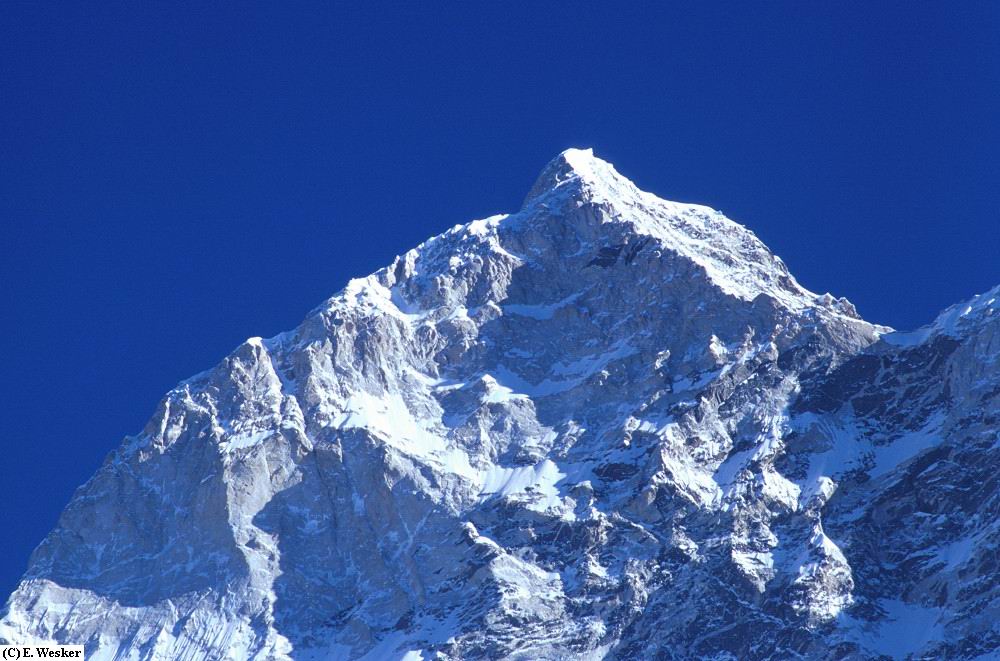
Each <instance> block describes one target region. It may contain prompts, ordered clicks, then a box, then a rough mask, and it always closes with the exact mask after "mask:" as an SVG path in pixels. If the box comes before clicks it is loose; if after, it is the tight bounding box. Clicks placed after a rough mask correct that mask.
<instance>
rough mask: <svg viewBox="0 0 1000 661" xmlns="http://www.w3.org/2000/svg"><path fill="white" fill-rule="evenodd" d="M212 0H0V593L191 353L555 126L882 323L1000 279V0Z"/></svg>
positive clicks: (358, 255) (464, 192) (521, 183)
mask: <svg viewBox="0 0 1000 661" xmlns="http://www.w3.org/2000/svg"><path fill="white" fill-rule="evenodd" d="M195 4H198V3H176V2H165V3H157V4H154V3H146V2H143V3H136V2H132V3H118V2H109V3H66V2H54V3H40V2H23V3H14V2H11V3H7V4H5V6H4V19H3V21H2V22H0V322H2V323H0V333H2V337H0V339H2V343H3V344H2V346H3V355H2V358H3V360H2V362H0V365H2V368H0V369H2V377H3V378H2V380H0V389H2V392H0V394H2V399H0V406H2V409H0V411H2V414H3V425H2V427H0V429H2V434H3V436H2V441H0V442H2V444H3V445H2V447H3V457H4V462H3V463H4V466H3V468H4V471H3V479H2V480H0V496H2V499H3V500H2V502H3V508H2V510H0V511H2V520H0V523H2V526H3V528H2V530H3V532H4V538H3V543H0V592H3V593H4V594H3V595H0V598H2V596H5V595H6V593H8V592H9V591H10V590H11V589H13V587H14V584H15V582H16V580H17V577H18V576H19V575H20V574H21V572H22V571H23V570H24V568H25V566H26V563H27V559H28V555H29V553H30V551H31V550H32V548H33V547H34V546H35V545H36V544H38V542H40V541H41V539H42V537H43V536H44V534H45V533H46V532H47V531H48V530H49V529H51V528H52V527H53V525H54V524H55V522H56V519H57V517H58V513H59V511H60V510H61V509H62V508H63V506H64V505H65V504H66V502H67V501H68V499H69V498H70V496H71V494H72V492H73V489H74V488H75V487H76V486H77V485H79V484H81V483H82V482H83V481H84V480H86V479H87V477H88V476H89V475H91V474H92V473H93V472H94V471H95V470H96V469H97V468H98V466H99V465H100V463H101V461H102V460H103V457H104V456H105V455H106V453H107V452H108V451H110V450H111V449H112V448H113V447H115V446H116V445H117V444H118V443H119V442H120V440H121V438H122V437H123V436H124V435H125V434H127V433H134V432H136V431H138V430H139V429H140V428H141V427H142V425H143V424H144V423H145V421H146V419H147V418H148V417H149V416H150V415H151V413H152V412H153V410H154V408H155V406H156V403H157V401H158V399H159V398H160V396H161V395H162V394H163V393H164V392H165V391H167V390H168V389H169V388H170V387H171V386H173V385H174V384H175V383H176V382H177V381H179V380H180V379H183V378H185V377H187V376H190V375H191V374H193V373H195V372H198V371H201V370H202V369H205V368H207V367H210V366H211V365H213V364H215V363H216V362H217V361H218V360H219V359H221V358H222V357H223V356H224V355H225V354H226V353H228V352H229V351H230V350H231V349H233V348H234V347H235V346H237V345H238V344H239V343H240V342H241V341H242V340H243V339H245V338H247V337H249V336H254V335H262V336H269V335H273V334H275V333H277V332H279V331H282V330H285V329H288V328H291V327H294V326H295V325H296V324H297V323H298V322H299V320H300V319H301V318H302V316H303V315H304V314H305V312H306V311H308V310H309V309H310V308H311V307H313V306H314V305H316V304H318V303H319V302H320V301H322V300H323V299H324V298H326V297H327V296H329V295H331V294H333V293H334V292H336V291H337V290H338V289H340V288H341V287H342V286H343V285H344V283H345V282H346V280H347V279H348V278H349V277H351V276H356V275H364V274H367V273H369V272H371V271H373V270H375V269H376V268H378V267H380V266H382V265H384V264H386V263H388V262H389V261H390V260H391V258H392V257H393V256H394V255H395V254H397V253H400V252H403V251H405V250H406V249H408V248H409V247H411V246H413V245H415V244H416V243H418V242H419V241H421V240H423V239H424V238H426V237H428V236H430V235H432V234H435V233H438V232H440V231H442V230H444V229H446V228H448V227H450V226H452V225H454V224H456V223H459V222H464V221H467V220H470V219H473V218H481V217H485V216H489V215H492V214H494V213H498V212H503V211H512V210H516V208H517V207H518V206H519V204H520V202H521V199H522V198H523V196H524V195H525V193H526V192H527V191H528V189H529V187H530V186H531V184H532V182H533V180H534V177H535V176H536V174H537V173H538V171H539V170H540V169H541V167H542V166H543V165H544V164H545V163H546V162H547V161H548V160H549V159H550V158H551V157H553V156H554V155H555V154H557V153H558V152H559V151H561V150H563V149H564V148H566V147H571V146H579V147H593V148H594V149H595V151H596V153H597V154H598V155H599V156H602V157H604V158H606V159H608V160H610V161H612V162H613V163H615V164H616V166H617V167H618V169H619V170H620V171H621V172H622V173H623V174H625V175H626V176H629V177H631V178H632V179H633V180H635V181H636V183H638V184H639V185H640V186H641V187H642V188H645V189H646V190H650V191H652V192H655V193H657V194H659V195H660V196H662V197H666V198H668V199H674V200H680V201H688V202H698V203H703V204H707V205H710V206H713V207H716V208H718V209H721V210H722V211H723V212H725V213H726V214H727V215H729V216H730V217H732V218H733V219H735V220H738V221H740V222H742V223H744V224H746V225H748V226H750V227H751V228H752V229H753V230H754V231H756V232H757V234H758V235H759V236H760V237H761V238H762V239H763V240H764V242H765V243H767V244H768V245H769V246H770V247H771V248H772V249H773V250H774V251H775V252H776V253H778V254H779V255H780V256H781V257H782V258H784V260H785V261H786V262H787V263H788V265H789V267H790V268H791V270H792V272H793V273H794V274H795V275H796V276H797V277H798V279H799V280H800V281H801V282H802V283H803V284H804V285H805V286H807V287H808V288H810V289H813V290H814V291H817V292H825V291H830V292H832V293H834V294H836V295H838V296H840V295H844V296H847V297H848V298H850V299H851V300H852V301H854V302H855V303H856V305H857V307H858V309H859V311H860V312H861V313H862V314H863V315H864V316H865V317H866V318H868V319H870V320H872V321H875V322H880V323H886V324H889V325H893V326H896V327H899V328H911V327H914V326H917V325H920V324H921V323H924V322H927V321H930V320H931V319H932V318H933V317H934V315H935V314H936V313H937V311H938V310H940V309H941V308H943V307H945V306H946V305H949V304H951V303H953V302H957V301H959V300H961V299H964V298H967V297H969V296H970V295H972V294H975V293H977V292H979V291H982V290H985V289H988V288H990V287H991V286H993V285H995V284H998V283H1000V259H998V255H1000V232H998V220H1000V218H998V211H1000V185H998V182H1000V167H998V164H1000V161H998V148H1000V3H996V2H961V3H947V2H898V3H897V2H890V1H886V2H877V3H869V2H863V3H862V2H837V3H802V2H768V3H742V2H740V3H737V2H733V3H725V4H714V3H658V4H662V5H667V4H671V5H676V6H675V7H674V8H670V7H666V6H664V7H660V8H658V9H651V8H650V7H651V6H652V5H653V4H654V3H634V4H635V5H636V7H638V6H639V5H642V6H643V7H644V9H642V10H639V9H638V8H628V7H623V6H622V5H623V4H624V3H619V2H614V3H612V2H608V3H604V4H603V6H599V5H597V4H595V3H569V2H544V3H543V2H533V3H514V4H515V5H521V6H522V7H523V8H522V9H517V8H515V7H512V6H510V5H509V4H508V3H499V2H492V3H488V4H487V3H481V2H466V3H447V2H445V3H390V4H385V5H381V6H379V5H377V4H373V3H367V2H366V3H356V4H353V5H350V6H349V5H345V4H340V3H337V5H336V7H335V8H334V7H331V6H323V5H318V4H317V5H312V4H310V3H306V2H295V3H273V4H271V6H270V8H262V7H263V5H264V4H265V3H253V4H254V5H255V7H256V8H252V9H251V8H248V7H245V6H243V3H213V6H212V8H201V7H195ZM325 4H327V3H324V5H325ZM329 4H333V3H329ZM74 5H76V6H74ZM362 7H363V8H362ZM529 7H530V9H527V8H529ZM695 7H696V8H695ZM432 8H433V9H432Z"/></svg>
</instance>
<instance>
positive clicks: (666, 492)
mask: <svg viewBox="0 0 1000 661" xmlns="http://www.w3.org/2000/svg"><path fill="white" fill-rule="evenodd" d="M998 357H1000V288H998V289H997V290H994V291H992V292H990V293H988V294H985V295H983V296H980V297H977V298H975V299H973V300H972V301H970V302H969V303H967V304H963V305H960V306H956V307H954V308H951V309H949V310H947V311H946V312H944V313H943V314H942V315H941V317H940V318H939V319H938V320H937V321H935V322H934V323H933V324H931V325H929V326H927V327H926V328H923V329H921V330H919V331H916V332H913V333H896V332H892V331H891V329H889V328H886V327H882V326H877V325H873V324H870V323H868V322H866V321H864V320H863V319H861V318H859V316H858V314H857V312H856V311H855V309H854V307H853V306H852V305H851V304H850V303H849V302H848V301H847V300H845V299H842V298H841V299H837V298H834V297H833V296H831V295H829V294H824V295H816V294H813V293H811V292H809V291H807V290H805V289H804V288H803V287H801V286H800V285H799V284H798V283H797V282H796V281H795V279H794V278H793V277H792V276H791V275H790V274H789V272H788V269H787V268H786V267H785V265H784V264H783V263H782V261H781V260H780V259H779V258H777V257H776V256H774V255H773V254H772V253H771V252H770V251H769V250H768V249H767V248H766V247H765V246H764V245H763V244H762V243H761V242H760V241H759V240H758V239H757V238H756V237H755V236H754V235H753V233H752V232H750V231H749V230H747V229H746V228H744V227H742V226H740V225H738V224H736V223H734V222H732V221H731V220H729V219H727V218H725V217H724V216H723V215H722V214H720V213H719V212H717V211H713V210H712V209H709V208H706V207H702V206H697V205H691V204H679V203H674V202H667V201H664V200H661V199H659V198H657V197H655V196H654V195H651V194H649V193H646V192H643V191H640V190H639V189H638V188H636V187H635V186H634V185H633V184H632V183H631V182H629V181H628V180H627V179H625V178H624V177H622V176H621V175H619V174H618V173H617V172H616V171H615V170H614V168H613V167H612V166H611V165H610V164H608V163H606V162H604V161H602V160H600V159H598V158H596V157H594V155H593V154H592V152H590V151H589V150H587V151H582V150H569V151H566V152H564V153H563V154H561V155H560V156H558V157H557V158H556V159H554V160H553V161H552V162H551V163H550V164H549V165H548V166H547V167H546V168H545V170H544V171H543V172H542V174H541V176H540V177H539V179H538V181H537V182H536V183H535V185H534V186H533V187H532V189H531V191H530V193H529V194H528V196H527V198H526V200H525V202H524V205H523V207H522V208H521V210H520V211H519V212H517V213H515V214H510V215H502V216H494V217H491V218H487V219H485V220H477V221H474V222H471V223H469V224H467V225H462V226H457V227H454V228H452V229H450V230H448V231H447V232H445V233H443V234H441V235H440V236H437V237H435V238H432V239H430V240H429V241H427V242H426V243H424V244H422V245H420V246H418V247H417V248H415V249H413V250H411V251H409V252H407V253H406V254H404V255H401V256H400V257H398V258H396V259H395V261H394V262H393V263H392V264H391V265H389V266H387V267H386V268H384V269H382V270H380V271H378V272H376V273H374V274H372V275H370V276H368V277H366V278H361V279H356V280H352V281H351V282H349V283H348V284H347V286H346V287H345V288H344V289H343V291H341V292H340V293H338V294H337V295H335V296H334V297H332V298H330V299H329V300H327V301H326V302H325V303H323V304H322V305H320V306H319V307H318V308H316V309H315V310H313V311H312V312H310V313H309V314H308V315H307V317H306V318H305V320H304V321H303V322H302V324H301V325H300V326H299V327H298V328H296V329H295V330H293V331H290V332H287V333H284V334H282V335H279V336H277V337H274V338H271V339H267V340H263V339H260V338H251V339H249V340H247V341H246V342H245V343H244V344H243V345H241V346H240V347H238V348H237V349H236V350H235V351H234V352H233V353H232V354H231V355H229V356H228V357H227V358H226V359H225V360H223V361H222V362H221V363H220V364H219V365H217V366H216V367H214V368H213V369H211V370H209V371H207V372H203V373H201V374H198V375H196V376H194V377H192V378H191V379H189V380H187V381H185V382H183V383H181V384H180V385H178V386H177V387H176V388H175V389H173V390H172V391H171V392H170V393H168V394H167V395H166V397H165V398H164V399H163V401H162V402H161V403H160V405H159V408H158V409H157V411H156V413H155V415H154V416H153V418H152V420H150V422H149V423H148V424H147V425H146V427H145V429H143V430H142V432H141V433H139V434H137V435H135V436H131V437H128V438H126V439H125V441H124V443H123V444H122V445H121V447H120V448H119V449H118V450H116V451H115V452H113V453H112V454H111V455H110V456H109V457H108V459H107V461H106V462H105V463H104V465H103V466H102V467H101V469H100V470H99V471H98V472H97V474H96V475H94V476H93V477H92V478H91V479H90V480H89V481H88V482H87V483H86V484H85V485H84V486H82V487H80V489H79V490H78V491H77V492H76V494H75V495H74V497H73V499H72V501H71V502H70V504H69V505H68V507H67V508H66V510H65V512H63V514H62V516H61V518H60V520H59V522H58V525H57V526H56V528H55V530H53V531H52V532H51V533H50V534H49V536H48V537H47V538H46V539H45V540H44V542H42V544H41V545H40V546H39V547H38V549H37V550H36V551H35V552H34V554H33V556H32V558H31V561H30V566H29V569H28V571H27V573H26V574H25V576H24V578H23V580H22V582H21V583H20V585H19V587H18V588H17V590H16V591H15V592H14V594H13V595H12V596H11V597H10V599H9V601H8V602H7V607H6V610H5V611H4V614H3V617H2V620H0V642H10V643H17V644H23V643H28V642H32V643H33V642H47V641H57V642H64V643H69V642H72V643H82V644H85V645H86V646H87V651H88V652H87V653H88V658H92V659H222V658H231V659H246V658H257V659H286V658H294V659H328V658H333V659H341V658H342V659H348V658H350V659H355V658H364V659H391V658H409V659H418V658H424V659H430V658H444V659H453V658H454V659H458V658H463V659H479V658H490V659H492V658H511V659H595V658H612V659H637V658H657V659H693V658H701V659H716V660H723V659H796V658H800V659H872V658H892V659H902V658H914V659H918V658H919V659H929V658H934V659H937V658H948V659H986V658H997V657H998V656H1000V617H998V615H1000V582H998V580H997V579H996V576H997V573H998V571H1000V553H998V545H1000V525H998V523H997V520H998V514H1000V495H998V493H1000V492H998V479H1000V478H998V474H1000V471H998V468H1000V363H998V360H1000V358H998Z"/></svg>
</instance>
